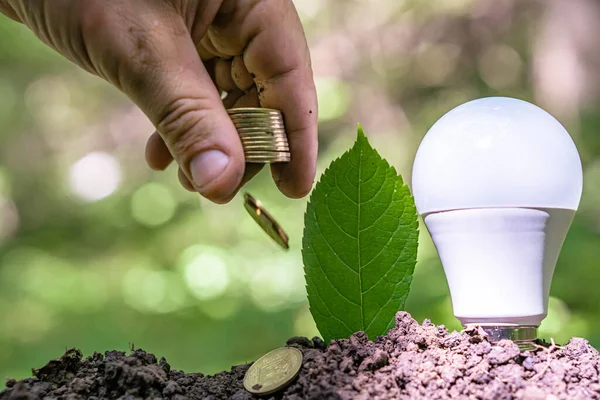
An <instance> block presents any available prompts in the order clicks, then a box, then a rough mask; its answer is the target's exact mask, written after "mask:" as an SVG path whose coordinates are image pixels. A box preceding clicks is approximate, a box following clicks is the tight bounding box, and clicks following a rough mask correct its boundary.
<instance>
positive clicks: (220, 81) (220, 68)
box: [215, 58, 237, 91]
mask: <svg viewBox="0 0 600 400" xmlns="http://www.w3.org/2000/svg"><path fill="white" fill-rule="evenodd" d="M215 78H216V79H215V83H216V84H217V87H219V88H221V89H222V90H225V91H229V90H233V89H237V87H236V85H235V82H234V81H233V78H232V77H231V61H228V60H224V59H222V58H220V59H218V60H217V62H216V64H215Z"/></svg>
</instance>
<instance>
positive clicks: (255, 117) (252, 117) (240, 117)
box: [229, 114, 283, 122]
mask: <svg viewBox="0 0 600 400" xmlns="http://www.w3.org/2000/svg"><path fill="white" fill-rule="evenodd" d="M229 117H230V118H231V120H232V121H233V122H238V121H274V122H283V118H282V117H281V115H259V114H234V115H230V116H229Z"/></svg>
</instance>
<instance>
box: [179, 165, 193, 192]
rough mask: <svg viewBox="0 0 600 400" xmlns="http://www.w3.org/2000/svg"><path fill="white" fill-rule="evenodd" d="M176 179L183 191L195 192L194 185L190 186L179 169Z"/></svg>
mask: <svg viewBox="0 0 600 400" xmlns="http://www.w3.org/2000/svg"><path fill="white" fill-rule="evenodd" d="M177 177H178V178H179V183H180V184H181V186H183V188H184V189H185V190H187V191H188V192H195V191H196V189H194V185H192V183H191V182H190V180H189V179H188V178H187V176H185V174H184V173H183V171H182V170H181V168H179V170H178V171H177Z"/></svg>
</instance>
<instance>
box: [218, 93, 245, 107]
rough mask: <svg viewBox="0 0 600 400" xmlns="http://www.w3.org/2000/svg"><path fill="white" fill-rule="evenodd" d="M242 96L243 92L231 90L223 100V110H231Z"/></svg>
mask: <svg viewBox="0 0 600 400" xmlns="http://www.w3.org/2000/svg"><path fill="white" fill-rule="evenodd" d="M243 95H244V92H242V91H241V90H239V89H233V90H232V91H230V92H227V97H225V98H224V99H223V105H224V106H225V108H232V107H234V105H235V103H236V102H237V101H238V100H239V99H240V97H242V96H243Z"/></svg>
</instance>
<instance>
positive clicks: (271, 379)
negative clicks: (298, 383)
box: [244, 347, 302, 395]
mask: <svg viewBox="0 0 600 400" xmlns="http://www.w3.org/2000/svg"><path fill="white" fill-rule="evenodd" d="M301 367H302V352H301V351H300V350H298V349H296V348H294V347H282V348H279V349H275V350H273V351H271V352H269V353H267V354H265V355H264V356H262V357H261V358H259V359H258V360H257V361H256V362H255V363H254V364H252V366H251V367H250V368H248V371H247V372H246V375H245V376H244V387H245V388H246V390H247V391H249V392H250V393H253V394H258V395H265V394H270V393H274V392H276V391H278V390H280V389H283V388H285V387H286V386H287V385H289V384H290V383H291V382H292V381H293V380H294V379H295V378H296V376H298V373H299V372H300V368H301Z"/></svg>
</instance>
